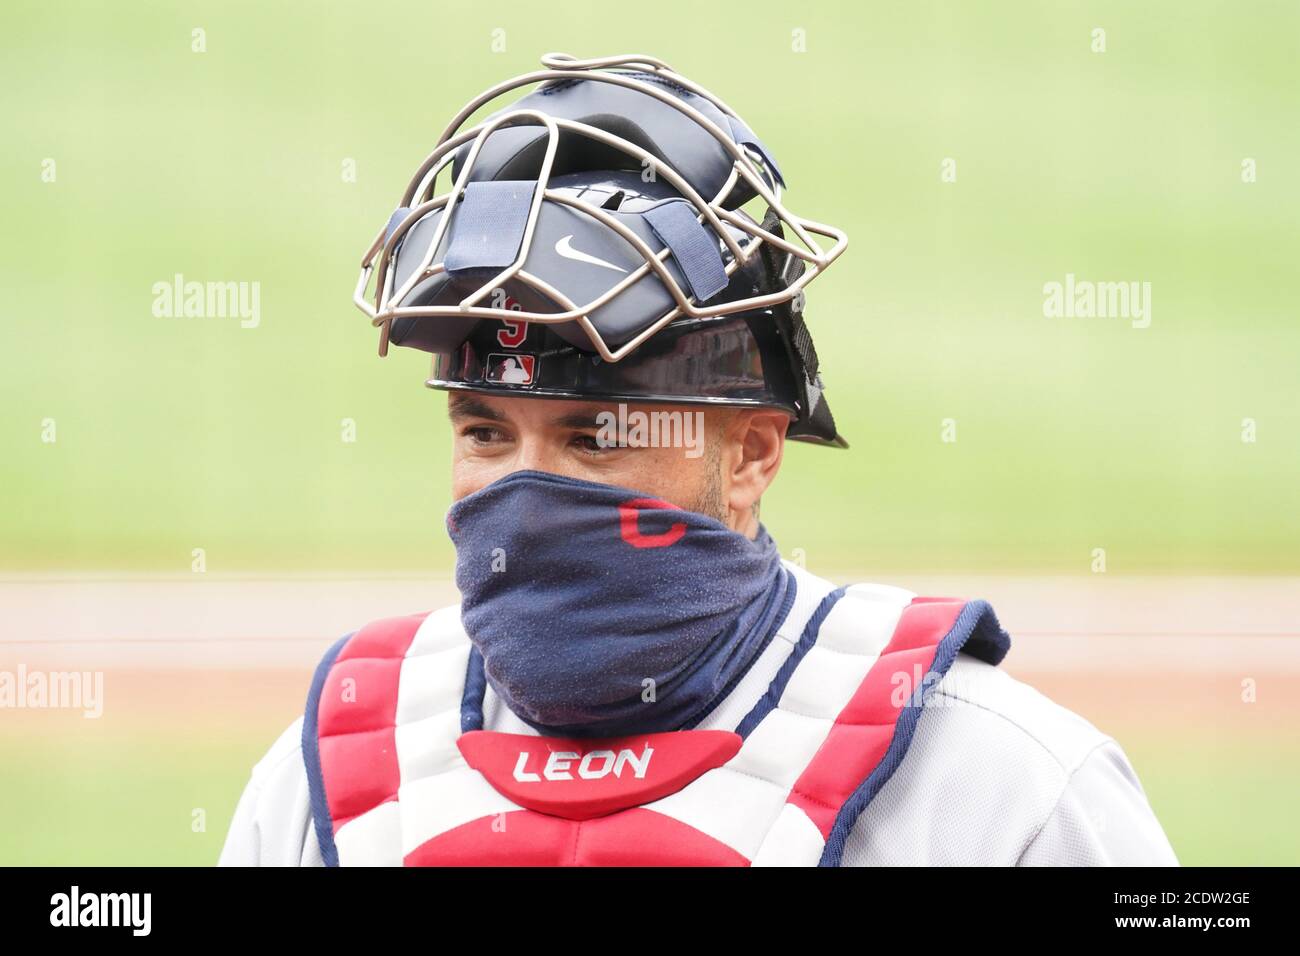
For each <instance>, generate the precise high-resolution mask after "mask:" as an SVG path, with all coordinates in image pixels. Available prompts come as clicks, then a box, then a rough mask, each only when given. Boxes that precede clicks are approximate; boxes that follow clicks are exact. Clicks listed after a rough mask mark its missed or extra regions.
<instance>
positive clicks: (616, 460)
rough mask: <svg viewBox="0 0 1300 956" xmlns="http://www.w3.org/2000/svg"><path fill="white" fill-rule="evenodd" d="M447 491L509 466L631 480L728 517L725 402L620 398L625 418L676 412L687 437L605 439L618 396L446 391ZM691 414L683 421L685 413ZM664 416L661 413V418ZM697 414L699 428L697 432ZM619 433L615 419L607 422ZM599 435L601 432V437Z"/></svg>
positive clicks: (728, 415)
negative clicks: (634, 443) (665, 441)
mask: <svg viewBox="0 0 1300 956" xmlns="http://www.w3.org/2000/svg"><path fill="white" fill-rule="evenodd" d="M447 407H448V413H449V414H450V417H451V425H452V437H453V443H452V448H453V451H452V497H453V498H454V499H455V500H457V501H459V500H460V499H461V498H464V497H465V496H466V495H469V494H472V493H473V492H475V491H478V490H479V489H480V488H483V487H485V486H486V485H489V484H491V483H492V482H494V481H496V480H497V479H498V478H503V477H505V476H506V475H508V474H510V473H511V472H515V471H523V470H533V471H545V472H550V473H552V474H556V475H564V476H566V477H569V478H580V479H583V480H585V481H594V482H600V483H602V484H607V485H618V486H621V487H625V488H634V489H636V490H638V491H644V492H647V493H649V494H651V495H653V496H655V497H657V498H661V499H662V500H664V501H667V502H669V503H671V504H674V505H677V506H678V507H679V508H686V509H688V510H690V511H697V512H700V513H701V514H707V515H709V516H710V517H714V518H717V519H718V520H719V521H722V522H724V523H728V524H733V523H734V522H732V521H730V520H729V519H730V517H731V516H730V514H729V509H728V505H727V502H726V501H725V500H724V481H723V460H724V456H723V454H722V451H723V447H724V445H725V443H726V442H727V440H728V435H727V431H728V429H727V426H728V425H729V424H731V423H732V422H733V421H734V418H735V416H734V412H733V411H732V410H731V409H723V408H709V409H702V408H701V407H700V406H698V405H697V406H689V405H664V404H660V403H655V404H635V403H625V404H624V406H623V407H624V420H625V421H634V420H635V419H634V418H633V415H634V414H635V413H637V412H641V413H644V414H645V415H646V418H647V419H649V416H650V415H651V413H654V412H659V413H663V412H677V413H678V414H679V415H680V416H681V418H680V419H679V420H680V421H681V422H682V423H683V424H684V425H685V428H683V429H682V430H681V431H680V432H678V433H677V434H678V436H679V437H680V436H685V437H686V438H687V439H690V441H691V445H689V446H686V445H684V443H683V442H679V443H678V445H677V447H662V445H661V447H644V446H640V447H629V446H628V445H627V444H620V445H614V446H611V445H610V444H609V443H608V441H607V439H608V437H609V435H610V434H611V429H610V428H609V427H608V426H607V427H606V429H605V430H604V431H603V432H602V429H601V424H602V421H605V422H608V421H609V420H610V419H609V418H601V417H598V416H600V415H601V413H607V414H608V416H612V418H613V420H614V421H615V422H617V421H618V415H619V406H618V403H616V402H600V401H591V402H583V401H562V400H558V399H555V400H552V399H538V398H513V397H502V396H496V395H484V394H473V393H467V392H452V393H451V394H450V396H449V398H448V406H447ZM688 418H689V422H687V419H688ZM658 420H660V421H662V420H663V419H662V416H661V417H660V419H658ZM701 420H702V422H703V429H702V434H696V427H697V424H698V423H699V422H700V421H701ZM612 433H613V434H615V435H617V426H615V427H614V429H613V432H612ZM602 439H605V440H602Z"/></svg>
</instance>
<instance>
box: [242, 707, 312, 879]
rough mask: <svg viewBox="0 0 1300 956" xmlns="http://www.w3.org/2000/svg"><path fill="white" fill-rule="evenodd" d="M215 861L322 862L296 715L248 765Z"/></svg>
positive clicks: (252, 863) (259, 863)
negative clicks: (249, 770)
mask: <svg viewBox="0 0 1300 956" xmlns="http://www.w3.org/2000/svg"><path fill="white" fill-rule="evenodd" d="M217 865H218V866H321V865H323V864H322V861H321V858H320V850H319V848H318V846H317V843H316V833H315V830H314V828H313V825H312V819H311V803H310V798H309V796H308V791H307V770H306V766H305V765H304V763H303V759H302V718H301V717H300V718H298V719H297V720H296V721H294V722H293V723H292V724H290V725H289V727H288V729H287V730H285V732H284V733H283V734H281V735H280V737H279V739H278V740H276V742H275V743H274V744H272V745H271V748H270V750H268V751H267V753H266V756H264V757H263V758H262V759H261V760H260V761H258V763H257V765H256V766H254V767H253V772H252V775H251V776H250V778H249V781H248V784H247V785H246V786H245V787H244V792H243V794H242V795H241V796H240V798H239V804H238V806H236V808H235V815H234V818H233V819H232V820H231V822H230V830H229V832H228V833H227V834H226V843H225V846H224V847H222V850H221V856H220V858H219V859H218V861H217Z"/></svg>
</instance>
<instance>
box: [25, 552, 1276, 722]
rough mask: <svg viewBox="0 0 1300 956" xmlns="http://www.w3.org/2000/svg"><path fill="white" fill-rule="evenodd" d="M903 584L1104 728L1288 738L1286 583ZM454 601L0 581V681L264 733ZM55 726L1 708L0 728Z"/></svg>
mask: <svg viewBox="0 0 1300 956" xmlns="http://www.w3.org/2000/svg"><path fill="white" fill-rule="evenodd" d="M830 577H831V578H832V579H833V580H836V581H837V582H840V583H843V582H849V581H853V580H858V578H856V577H854V576H853V575H830ZM891 583H893V582H891ZM903 583H905V586H907V587H909V588H911V589H912V590H915V591H917V592H918V593H923V594H952V595H962V596H968V597H982V598H985V599H987V600H989V601H990V602H991V603H992V604H993V607H994V609H995V610H996V611H997V613H998V615H999V618H1000V620H1001V621H1002V624H1003V626H1004V627H1005V628H1006V629H1007V630H1008V631H1009V632H1010V634H1011V636H1012V647H1011V652H1010V654H1009V655H1008V657H1007V659H1006V661H1005V662H1004V663H1003V665H1002V666H1003V667H1004V668H1005V669H1006V670H1007V671H1008V672H1009V673H1011V674H1012V675H1013V676H1015V677H1017V678H1020V679H1021V680H1025V681H1027V682H1028V683H1031V684H1033V685H1034V686H1035V687H1037V688H1038V689H1039V690H1041V691H1042V692H1043V693H1045V694H1047V695H1048V696H1049V697H1052V698H1053V699H1054V700H1057V701H1059V702H1060V703H1062V704H1064V705H1065V706H1067V707H1070V708H1071V709H1074V710H1076V711H1078V712H1079V713H1082V714H1083V715H1084V716H1086V717H1088V718H1089V719H1090V720H1092V721H1093V723H1095V724H1097V725H1098V726H1099V727H1101V728H1102V729H1104V730H1105V729H1108V728H1107V724H1108V723H1115V724H1117V725H1119V726H1125V727H1127V726H1134V725H1142V726H1149V727H1151V728H1153V729H1154V728H1159V727H1165V726H1168V727H1172V728H1177V727H1180V726H1185V725H1186V723H1187V722H1188V721H1192V722H1198V723H1203V724H1211V725H1213V726H1215V727H1216V728H1218V729H1219V731H1221V732H1231V731H1232V730H1234V729H1236V730H1242V731H1244V730H1246V729H1247V728H1255V729H1261V730H1262V729H1264V728H1265V727H1268V728H1271V729H1273V730H1276V731H1282V730H1285V729H1291V730H1295V729H1296V728H1300V580H1297V579H1295V578H1255V577H1240V578H1232V577H1219V578H1199V577H1198V578H1191V577H1186V578H1184V577H1146V578H1119V577H1107V576H1105V575H1097V576H1091V577H1051V576H1043V577H1034V576H1023V577H1014V578H1008V577H981V576H963V577H943V578H932V579H917V578H910V579H909V580H907V581H906V582H903ZM455 600H456V592H455V588H454V586H453V585H452V583H451V582H450V581H447V580H442V581H436V580H433V581H431V580H429V579H425V578H416V577H388V578H366V579H356V578H347V577H338V578H328V577H324V578H323V577H303V578H278V579H272V578H222V577H205V578H201V579H196V577H194V576H189V577H179V576H178V577H173V578H146V577H94V576H83V577H49V576H30V577H11V578H7V579H4V580H0V620H2V621H3V622H4V624H3V625H2V629H0V669H7V670H11V671H12V670H13V669H14V668H15V667H17V666H18V665H19V664H20V663H21V664H23V665H25V666H26V668H27V669H28V670H29V671H30V670H39V669H45V670H49V671H56V670H82V671H87V670H95V671H103V672H104V681H105V685H104V686H105V690H104V698H105V715H104V718H101V719H109V720H110V722H112V723H117V721H118V720H119V719H120V720H121V721H123V723H124V724H132V723H135V722H136V721H140V722H143V723H145V724H151V725H156V723H157V721H158V720H159V719H160V718H165V719H166V721H167V722H169V723H175V722H185V723H188V722H190V721H191V720H193V721H196V722H198V723H203V722H205V721H208V720H212V719H214V718H215V717H216V716H217V715H220V717H219V719H220V720H221V721H223V722H226V723H227V724H229V723H232V722H233V723H251V724H253V725H258V726H261V725H263V722H264V721H272V722H274V721H276V720H279V719H281V718H284V719H286V720H288V719H292V718H293V716H294V715H295V714H297V713H298V711H299V709H300V707H301V705H302V702H303V700H304V699H305V696H306V692H307V685H308V682H309V680H310V676H311V671H312V668H313V667H314V666H315V663H316V662H317V661H318V660H319V659H320V656H321V655H322V654H323V652H324V651H325V649H326V648H327V647H329V645H330V644H331V643H333V641H334V640H336V639H337V638H338V637H340V636H342V635H343V634H344V633H347V632H348V631H350V630H353V629H355V628H356V627H359V626H360V625H361V624H364V623H366V622H367V621H370V620H374V619H375V618H378V617H384V616H389V615H395V614H406V613H413V612H416V611H422V610H430V609H433V608H436V607H441V606H443V605H445V604H448V603H451V602H454V601H455ZM1243 681H1253V682H1254V687H1255V696H1256V699H1255V701H1254V702H1253V703H1249V704H1246V703H1244V702H1243V699H1242V694H1243ZM52 717H54V715H53V714H51V713H50V712H48V711H44V712H43V711H22V710H0V734H4V733H6V732H7V731H9V730H14V729H17V728H18V727H20V726H21V727H22V728H23V729H24V731H30V730H32V729H33V724H41V723H42V722H43V723H45V724H46V725H49V724H50V723H51V722H53V723H58V720H57V719H55V720H53V721H51V718H52Z"/></svg>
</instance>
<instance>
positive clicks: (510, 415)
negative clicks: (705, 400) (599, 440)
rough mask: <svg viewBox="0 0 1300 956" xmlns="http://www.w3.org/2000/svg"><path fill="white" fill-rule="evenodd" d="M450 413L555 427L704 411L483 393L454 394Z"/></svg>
mask: <svg viewBox="0 0 1300 956" xmlns="http://www.w3.org/2000/svg"><path fill="white" fill-rule="evenodd" d="M447 410H448V412H449V414H450V415H451V416H452V417H453V418H487V419H492V420H495V421H519V420H529V421H535V422H546V423H552V424H564V425H575V424H589V425H593V426H595V425H598V424H600V423H599V422H598V421H597V416H598V415H600V413H601V412H610V413H612V414H614V415H615V416H620V415H628V414H631V413H632V412H645V413H647V414H649V413H652V412H661V413H662V412H671V411H674V410H676V411H700V410H701V409H700V408H699V407H698V406H694V407H692V406H687V405H668V404H665V403H662V402H617V401H613V400H610V399H594V400H590V401H584V400H579V399H567V398H566V399H550V398H525V397H517V396H504V395H486V394H483V393H481V392H478V393H473V392H450V393H449V394H448V399H447Z"/></svg>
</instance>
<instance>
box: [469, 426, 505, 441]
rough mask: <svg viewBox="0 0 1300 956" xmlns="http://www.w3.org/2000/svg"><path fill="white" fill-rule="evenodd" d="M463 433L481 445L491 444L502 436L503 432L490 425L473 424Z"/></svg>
mask: <svg viewBox="0 0 1300 956" xmlns="http://www.w3.org/2000/svg"><path fill="white" fill-rule="evenodd" d="M463 434H465V435H468V436H469V438H470V439H471V440H472V441H474V442H477V443H478V444H480V445H486V444H489V443H491V442H494V441H496V440H498V439H499V438H500V437H501V432H500V431H498V430H497V429H495V428H492V427H491V426H490V425H471V426H470V427H469V428H466V429H465V431H464V433H463Z"/></svg>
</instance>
